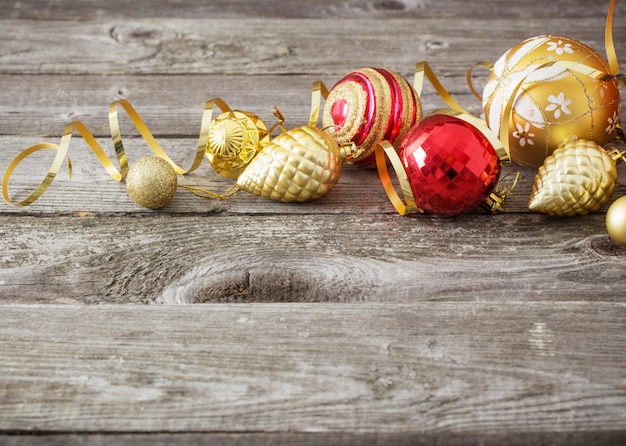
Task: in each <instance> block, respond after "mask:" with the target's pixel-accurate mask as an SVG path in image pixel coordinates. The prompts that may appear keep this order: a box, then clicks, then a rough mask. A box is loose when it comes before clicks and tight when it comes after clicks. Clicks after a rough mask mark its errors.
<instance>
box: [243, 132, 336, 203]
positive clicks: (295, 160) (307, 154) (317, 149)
mask: <svg viewBox="0 0 626 446" xmlns="http://www.w3.org/2000/svg"><path fill="white" fill-rule="evenodd" d="M345 157H346V152H345V149H344V148H340V147H339V146H338V145H337V143H336V142H335V140H334V139H333V138H332V136H330V135H329V134H327V133H326V132H324V131H322V130H320V129H318V128H316V127H313V126H309V125H305V126H303V127H297V128H294V129H291V130H288V131H286V132H284V133H281V134H280V135H278V136H276V137H275V138H274V139H273V140H272V141H271V142H270V143H269V144H268V145H267V146H265V148H264V149H263V150H261V151H260V152H259V153H258V154H257V155H256V156H255V157H254V158H253V159H252V161H250V163H249V164H248V166H247V167H246V168H245V169H244V171H243V172H242V173H241V175H240V176H239V178H238V179H237V187H238V188H239V190H243V191H246V192H249V193H251V194H254V195H258V196H260V197H264V198H269V199H271V200H275V201H282V202H286V203H287V202H305V201H311V200H317V199H319V198H321V197H323V196H324V195H326V193H327V192H328V191H330V190H331V189H332V188H333V187H334V186H335V184H337V181H339V177H340V176H341V170H342V165H343V161H344V159H345Z"/></svg>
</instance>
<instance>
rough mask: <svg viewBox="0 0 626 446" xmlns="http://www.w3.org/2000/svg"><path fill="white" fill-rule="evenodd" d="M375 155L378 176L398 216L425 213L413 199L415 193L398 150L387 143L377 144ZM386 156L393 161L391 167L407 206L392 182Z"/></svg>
mask: <svg viewBox="0 0 626 446" xmlns="http://www.w3.org/2000/svg"><path fill="white" fill-rule="evenodd" d="M375 153H376V166H377V167H378V176H379V177H380V181H381V182H382V183H383V187H384V188H385V192H387V196H388V197H389V200H390V201H391V204H393V207H394V208H396V211H398V214H400V215H405V214H415V213H418V212H419V213H423V212H424V211H423V210H422V209H420V208H419V207H418V206H417V205H416V204H415V198H414V197H413V192H412V191H411V184H410V183H409V178H408V177H407V175H406V171H405V170H404V167H403V166H402V161H400V157H399V156H398V153H397V152H396V149H394V147H393V146H392V145H391V144H389V143H388V142H387V141H383V142H381V143H378V144H376V152H375ZM385 154H386V155H387V157H388V158H389V161H391V165H392V166H393V169H394V171H395V172H396V176H397V177H398V182H399V183H400V189H401V190H402V195H403V196H404V200H405V201H406V204H405V203H404V202H403V201H402V198H400V196H399V195H398V193H397V192H396V189H395V188H394V186H393V183H392V182H391V178H390V177H389V171H388V170H387V160H386V159H385Z"/></svg>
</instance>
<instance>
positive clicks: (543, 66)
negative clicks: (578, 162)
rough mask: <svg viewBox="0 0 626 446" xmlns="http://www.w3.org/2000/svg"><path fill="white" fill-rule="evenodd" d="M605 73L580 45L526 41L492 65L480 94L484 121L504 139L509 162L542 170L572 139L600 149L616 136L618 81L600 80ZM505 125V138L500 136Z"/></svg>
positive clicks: (564, 40)
mask: <svg viewBox="0 0 626 446" xmlns="http://www.w3.org/2000/svg"><path fill="white" fill-rule="evenodd" d="M561 63H562V64H561ZM591 72H593V73H594V74H593V75H589V73H591ZM609 72H610V68H609V66H608V65H607V63H606V62H605V61H604V60H603V59H602V57H601V56H600V55H599V54H598V53H597V52H596V51H594V50H593V49H591V48H590V47H588V46H587V45H585V44H584V43H582V42H579V41H577V40H574V39H571V38H568V37H555V36H538V37H533V38H530V39H528V40H526V41H524V42H522V43H520V44H519V45H517V46H515V47H513V48H511V49H510V50H509V51H507V52H506V53H505V54H504V55H503V56H502V57H500V59H498V61H497V62H496V63H495V64H494V66H493V70H492V72H491V75H490V76H489V79H488V81H487V84H486V86H485V88H484V91H483V108H484V111H485V119H486V121H487V123H488V125H489V127H490V128H491V129H492V130H493V131H494V133H496V134H499V135H501V137H502V138H508V142H509V144H510V150H511V157H512V159H513V160H514V161H516V162H517V163H519V164H522V165H526V166H532V167H538V166H540V165H541V164H542V163H543V160H544V159H545V158H546V157H547V156H548V155H550V154H551V153H552V152H553V151H554V150H555V149H556V148H557V147H558V146H559V145H561V144H562V143H564V142H567V141H569V140H570V139H571V138H572V137H576V138H578V139H584V140H589V141H593V142H596V143H597V144H599V145H604V144H606V143H607V142H609V141H610V140H611V139H612V138H613V137H614V136H615V128H616V126H617V124H618V123H619V109H620V98H619V85H618V83H617V81H616V79H615V78H614V77H610V76H608V75H606V76H605V77H603V76H601V75H600V73H605V74H606V73H609ZM510 102H512V103H511V105H509V104H510ZM509 107H510V108H509ZM505 121H506V122H505ZM505 125H506V126H507V127H508V129H509V131H508V135H502V133H501V131H502V129H503V126H505Z"/></svg>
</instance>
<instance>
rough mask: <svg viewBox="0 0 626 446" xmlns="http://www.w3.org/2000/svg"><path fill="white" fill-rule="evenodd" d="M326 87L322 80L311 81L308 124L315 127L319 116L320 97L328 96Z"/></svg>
mask: <svg viewBox="0 0 626 446" xmlns="http://www.w3.org/2000/svg"><path fill="white" fill-rule="evenodd" d="M328 94H329V92H328V88H326V85H324V82H322V81H316V82H313V87H312V89H311V113H310V114H309V125H310V126H311V127H317V121H318V119H319V116H320V111H321V106H322V98H323V99H324V100H326V98H328Z"/></svg>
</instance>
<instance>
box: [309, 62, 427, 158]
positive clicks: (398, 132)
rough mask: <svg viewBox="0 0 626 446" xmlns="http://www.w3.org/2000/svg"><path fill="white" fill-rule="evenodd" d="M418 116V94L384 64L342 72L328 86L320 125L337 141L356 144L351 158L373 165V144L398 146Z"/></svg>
mask: <svg viewBox="0 0 626 446" xmlns="http://www.w3.org/2000/svg"><path fill="white" fill-rule="evenodd" d="M318 111H319V110H318ZM421 118H422V107H421V103H420V99H419V96H418V94H417V93H416V92H415V90H414V89H413V87H412V86H411V85H410V84H409V82H408V81H407V80H406V79H405V78H404V77H402V76H401V75H399V74H397V73H395V72H393V71H390V70H387V69H385V68H362V69H360V70H356V71H353V72H351V73H348V74H346V75H345V76H344V77H343V78H341V79H340V80H339V81H338V82H337V83H336V84H335V85H334V86H333V87H332V88H331V90H330V92H329V93H328V95H327V97H326V101H325V103H324V110H323V114H322V126H323V129H324V130H325V131H326V132H328V133H329V134H330V135H331V136H332V137H333V138H334V139H335V140H336V141H337V143H338V144H339V145H346V144H354V145H355V146H356V147H357V149H358V150H357V151H356V153H357V154H356V155H355V156H354V157H353V158H352V159H351V162H353V163H354V164H356V165H358V166H360V167H374V166H375V164H376V158H375V155H374V151H375V148H376V144H378V143H379V142H381V141H389V142H390V143H391V144H392V145H394V146H395V147H396V148H397V147H399V144H400V141H402V138H403V137H404V135H406V133H407V132H408V130H409V129H410V128H411V127H412V126H413V124H415V123H416V122H418V121H419V120H420V119H421ZM315 121H317V115H315V116H314V120H313V122H315Z"/></svg>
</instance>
